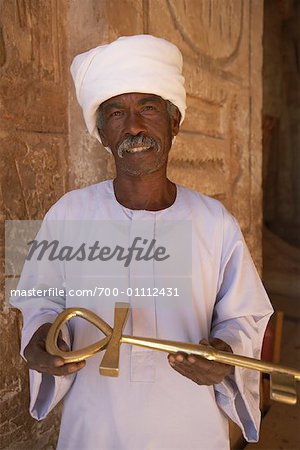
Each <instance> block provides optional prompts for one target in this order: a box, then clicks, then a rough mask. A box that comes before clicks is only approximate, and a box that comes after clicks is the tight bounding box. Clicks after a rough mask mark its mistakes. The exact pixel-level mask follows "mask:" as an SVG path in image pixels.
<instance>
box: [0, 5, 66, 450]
mask: <svg viewBox="0 0 300 450" xmlns="http://www.w3.org/2000/svg"><path fill="white" fill-rule="evenodd" d="M0 17H1V20H2V22H1V35H0V51H1V57H0V64H1V67H0V74H1V80H0V95H1V121H0V123H1V146H0V152H1V171H0V185H1V220H2V221H1V262H2V263H3V259H4V249H3V219H42V218H43V216H44V214H45V213H46V211H47V210H48V209H49V207H50V206H51V205H52V204H53V203H54V202H55V201H56V200H57V199H58V198H59V197H61V196H62V194H64V192H65V191H66V189H67V185H66V166H67V164H66V160H67V155H68V109H67V100H68V97H67V92H66V86H65V79H66V77H67V67H66V64H65V59H64V55H65V53H66V47H65V42H66V40H65V18H66V5H65V3H64V2H55V1H48V2H46V1H45V2H44V1H26V0H20V1H19V0H18V1H16V2H13V1H4V2H2V3H1V14H0ZM1 266H2V268H3V264H1ZM1 280H2V281H1V287H2V289H1V318H0V345H1V350H0V354H1V393H0V403H1V406H0V409H1V443H0V447H1V448H14V449H18V450H19V449H21V448H22V449H25V448H26V449H28V448H35V449H38V448H42V447H43V446H45V448H51V446H53V443H54V442H55V436H56V433H57V429H58V423H59V421H58V414H57V413H55V414H51V415H50V417H49V418H48V419H47V420H45V421H43V422H36V421H35V420H33V419H32V418H31V417H30V416H29V414H28V412H27V410H28V399H29V392H28V376H27V369H26V366H25V364H24V363H23V362H22V360H21V358H20V356H19V350H18V347H19V329H20V321H21V318H20V316H19V314H18V313H17V312H16V311H13V310H12V309H8V306H7V303H6V302H5V301H4V282H3V272H2V274H1ZM52 448H54V447H52Z"/></svg>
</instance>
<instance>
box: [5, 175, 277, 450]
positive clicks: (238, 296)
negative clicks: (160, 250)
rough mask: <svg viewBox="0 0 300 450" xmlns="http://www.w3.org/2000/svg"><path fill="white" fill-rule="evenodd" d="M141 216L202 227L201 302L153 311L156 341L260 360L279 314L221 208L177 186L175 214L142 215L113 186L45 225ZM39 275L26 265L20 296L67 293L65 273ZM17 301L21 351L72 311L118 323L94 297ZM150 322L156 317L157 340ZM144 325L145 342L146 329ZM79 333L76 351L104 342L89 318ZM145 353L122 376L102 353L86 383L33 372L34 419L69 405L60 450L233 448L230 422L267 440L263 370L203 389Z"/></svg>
mask: <svg viewBox="0 0 300 450" xmlns="http://www.w3.org/2000/svg"><path fill="white" fill-rule="evenodd" d="M141 218H146V219H149V220H152V221H154V222H158V221H160V220H186V219H188V220H191V222H192V238H193V248H192V301H191V303H190V305H189V307H188V308H187V307H185V306H184V305H183V306H182V308H180V307H179V308H173V309H163V308H160V305H159V302H156V304H155V305H154V306H153V308H154V309H155V311H151V308H150V310H149V311H148V313H147V314H149V316H151V317H150V319H149V320H150V322H151V320H152V321H153V320H154V321H155V323H154V328H153V329H154V330H155V336H156V337H158V338H162V339H173V340H177V341H180V340H181V341H186V342H194V343H197V342H199V340H200V339H203V338H206V339H207V338H208V337H218V338H220V339H222V340H223V341H225V342H227V343H228V344H229V345H230V346H231V347H232V349H233V351H234V352H235V353H238V354H242V355H246V356H250V357H255V358H259V357H260V350H261V343H262V338H263V335H264V331H265V327H266V325H267V322H268V319H269V317H270V314H271V313H272V307H271V305H270V302H269V300H268V298H267V295H266V293H265V291H264V288H263V286H262V284H261V281H260V279H259V276H258V274H257V272H256V270H255V267H254V265H253V262H252V259H251V257H250V255H249V251H248V249H247V247H246V244H245V241H244V239H243V236H242V234H241V231H240V229H239V226H238V224H237V222H236V220H235V219H234V218H233V217H232V216H231V215H230V214H229V213H228V211H226V209H225V208H224V207H223V206H222V205H221V203H220V202H218V201H216V200H214V199H211V198H209V197H207V196H204V195H202V194H199V193H196V192H193V191H190V190H189V189H187V188H184V187H182V186H177V197H176V200H175V202H174V204H173V205H171V206H170V207H169V208H167V209H165V210H162V211H157V212H152V211H133V210H129V209H127V208H125V207H123V206H122V205H120V204H119V203H118V202H117V201H116V198H115V195H114V190H113V184H112V181H105V182H102V183H99V184H96V185H93V186H90V187H87V188H84V189H80V190H76V191H72V192H70V193H68V194H66V195H64V196H63V197H62V198H61V199H60V200H59V201H58V202H57V203H56V204H55V205H54V206H53V207H52V208H51V209H50V211H49V212H48V213H47V215H46V217H45V219H44V225H43V226H44V227H45V226H46V224H47V221H49V220H125V221H126V222H128V221H130V226H131V225H132V226H133V224H134V221H135V220H139V219H141ZM36 270H37V269H36V268H32V267H31V265H30V264H29V263H27V264H26V265H25V268H24V270H23V274H22V277H21V281H20V284H19V288H23V289H29V288H32V287H33V286H37V285H41V283H43V282H45V281H46V282H47V283H48V285H50V286H53V287H55V286H57V287H61V286H62V285H64V283H65V282H66V280H65V279H64V276H65V275H64V274H63V271H61V272H59V271H57V272H54V273H52V272H51V269H49V271H48V279H47V280H44V281H43V280H41V279H40V278H39V275H38V273H37V272H36ZM114 301H115V299H114ZM74 302H76V304H75V303H74ZM11 303H13V305H14V306H15V307H17V308H19V309H20V310H21V311H22V313H23V317H24V327H23V335H22V348H21V353H22V352H23V349H24V348H25V346H26V345H27V343H28V342H29V340H30V338H31V336H32V334H33V333H34V332H35V331H36V329H37V328H38V327H39V326H40V325H41V324H43V323H45V322H53V321H54V319H55V317H56V315H57V313H59V312H61V311H62V310H63V309H64V308H65V307H70V306H74V305H75V306H84V307H86V308H89V309H91V310H93V311H95V312H96V313H97V314H99V315H100V316H102V317H103V318H104V320H105V321H107V322H108V323H109V324H110V325H112V324H113V309H112V308H102V307H101V303H100V302H99V299H95V298H93V297H90V298H85V299H80V298H77V299H74V297H71V298H55V299H52V298H48V299H46V298H43V299H41V298H30V299H29V298H25V299H24V298H22V297H19V298H17V299H13V300H12V301H11ZM147 314H146V315H147ZM135 320H137V321H138V317H137V316H136V317H135V316H134V315H131V316H130V317H129V320H128V323H127V325H126V328H125V334H132V332H133V331H135ZM146 322H147V317H145V327H146V330H145V333H144V334H146V335H147V331H148V330H147V324H146ZM150 325H151V324H150ZM152 325H153V324H152ZM138 326H139V327H140V329H141V333H139V334H140V335H143V329H142V328H143V322H141V323H140V324H138ZM150 328H151V327H150ZM87 330H88V331H87ZM72 334H73V336H71V337H70V336H67V335H65V338H66V339H71V340H72V343H73V348H82V347H83V346H85V345H87V344H88V343H92V342H95V341H96V340H98V339H99V337H98V334H97V332H96V331H95V329H93V327H92V326H91V325H88V324H87V322H86V321H83V320H80V319H77V321H75V323H74V325H73V330H72ZM155 336H154V337H155ZM142 350H144V349H142ZM142 350H141V351H139V350H137V348H135V349H134V348H133V347H131V346H129V345H122V347H121V358H120V376H119V377H118V378H108V377H103V376H100V375H99V369H98V367H99V362H100V359H101V358H100V355H99V354H97V355H95V356H93V357H91V358H89V359H88V360H87V364H86V367H85V368H84V369H82V370H81V371H79V372H78V373H77V375H69V376H64V377H54V376H48V375H42V374H40V373H38V372H36V371H32V370H30V392H31V398H30V413H31V415H32V416H33V417H34V418H35V419H37V420H41V419H43V418H44V417H46V416H47V414H48V413H49V411H50V410H51V409H52V408H53V407H54V406H55V405H56V404H57V403H58V402H59V401H60V400H61V399H62V398H64V408H63V416H62V422H61V428H60V436H59V442H58V448H59V449H65V450H66V449H70V450H71V449H72V450H75V449H80V450H82V449H84V450H96V449H97V450H98V449H105V450H106V449H116V450H144V449H147V450H148V449H156V450H158V449H159V450H166V449H170V450H171V449H172V450H175V449H181V450H189V449H203V450H209V449H212V450H218V449H219V450H225V449H226V448H229V438H228V420H227V416H229V417H230V418H231V419H232V420H233V421H234V422H236V423H237V424H238V425H239V426H240V428H241V429H242V431H243V434H244V436H245V438H246V439H247V440H248V441H250V442H254V441H256V440H257V439H258V432H259V424H260V412H259V374H258V373H257V372H254V371H250V370H247V369H241V368H235V373H234V375H230V376H228V377H227V378H226V379H225V380H224V381H223V382H222V383H220V384H217V385H215V386H209V387H207V386H199V385H197V384H195V383H194V382H192V381H191V380H189V379H187V378H185V377H183V376H181V375H180V374H178V373H177V372H175V371H174V370H173V369H172V368H171V367H170V365H169V364H168V361H167V356H166V354H165V353H162V352H156V351H148V350H147V351H142Z"/></svg>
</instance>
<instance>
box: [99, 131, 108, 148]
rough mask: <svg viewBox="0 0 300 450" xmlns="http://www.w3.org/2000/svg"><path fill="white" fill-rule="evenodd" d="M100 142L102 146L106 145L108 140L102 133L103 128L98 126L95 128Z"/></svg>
mask: <svg viewBox="0 0 300 450" xmlns="http://www.w3.org/2000/svg"><path fill="white" fill-rule="evenodd" d="M97 130H98V133H99V136H100V139H101V142H102V144H103V146H104V147H108V141H107V139H106V136H105V134H104V133H103V130H101V129H100V128H97Z"/></svg>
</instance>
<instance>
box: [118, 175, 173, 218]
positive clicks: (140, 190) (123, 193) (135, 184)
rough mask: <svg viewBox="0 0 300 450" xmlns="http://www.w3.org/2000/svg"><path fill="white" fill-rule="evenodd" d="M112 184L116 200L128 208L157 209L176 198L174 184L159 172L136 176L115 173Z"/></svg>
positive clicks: (166, 206)
mask: <svg viewBox="0 0 300 450" xmlns="http://www.w3.org/2000/svg"><path fill="white" fill-rule="evenodd" d="M113 185H114V191H115V196H116V199H117V201H118V202H119V203H121V205H123V206H125V207H126V208H129V209H145V210H148V211H159V210H162V209H166V208H168V207H169V206H171V205H172V204H173V203H174V202H175V199H176V193H177V191H176V185H175V184H174V183H172V182H171V181H170V180H168V178H167V177H166V175H165V174H161V173H153V174H149V175H143V176H138V177H133V176H123V175H121V176H118V175H117V177H116V178H115V180H114V182H113Z"/></svg>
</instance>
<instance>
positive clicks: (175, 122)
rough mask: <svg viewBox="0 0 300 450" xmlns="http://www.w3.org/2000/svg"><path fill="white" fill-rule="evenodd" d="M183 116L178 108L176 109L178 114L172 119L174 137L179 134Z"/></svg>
mask: <svg viewBox="0 0 300 450" xmlns="http://www.w3.org/2000/svg"><path fill="white" fill-rule="evenodd" d="M180 119H181V114H180V111H179V109H178V108H176V113H175V114H174V115H173V117H172V136H173V137H174V136H177V134H178V133H179V124H180Z"/></svg>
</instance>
